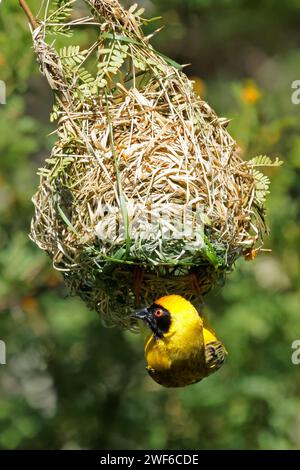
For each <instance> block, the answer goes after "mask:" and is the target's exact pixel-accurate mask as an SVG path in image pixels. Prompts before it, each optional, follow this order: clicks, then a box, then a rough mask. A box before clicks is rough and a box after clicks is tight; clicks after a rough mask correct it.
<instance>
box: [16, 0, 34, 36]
mask: <svg viewBox="0 0 300 470" xmlns="http://www.w3.org/2000/svg"><path fill="white" fill-rule="evenodd" d="M19 4H20V7H21V8H23V10H24V12H25V14H26V16H27V18H28V21H29V23H30V25H31V26H32V28H33V29H36V28H37V27H38V23H37V20H36V18H35V17H34V16H33V14H32V12H31V10H30V8H29V6H28V5H27V3H26V0H19Z"/></svg>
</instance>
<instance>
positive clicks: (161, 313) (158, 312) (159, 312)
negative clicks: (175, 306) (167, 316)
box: [154, 310, 164, 318]
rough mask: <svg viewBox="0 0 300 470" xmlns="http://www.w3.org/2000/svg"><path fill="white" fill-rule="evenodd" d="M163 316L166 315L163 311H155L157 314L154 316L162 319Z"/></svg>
mask: <svg viewBox="0 0 300 470" xmlns="http://www.w3.org/2000/svg"><path fill="white" fill-rule="evenodd" d="M163 314H164V312H163V311H162V310H155V314H154V315H155V316H156V317H158V318H159V317H162V316H163Z"/></svg>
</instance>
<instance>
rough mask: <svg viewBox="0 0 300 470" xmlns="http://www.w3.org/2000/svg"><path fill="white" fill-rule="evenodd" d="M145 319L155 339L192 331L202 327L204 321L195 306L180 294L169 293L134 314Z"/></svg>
mask: <svg viewBox="0 0 300 470" xmlns="http://www.w3.org/2000/svg"><path fill="white" fill-rule="evenodd" d="M133 317H135V318H139V319H141V320H143V321H144V322H145V323H146V324H147V325H148V327H149V328H150V329H151V331H152V333H153V336H154V338H155V339H159V338H163V337H167V336H170V335H172V333H175V332H177V333H179V332H181V333H184V331H185V330H187V331H191V330H192V329H193V327H197V328H196V329H197V330H198V329H199V327H202V325H203V322H202V319H201V317H200V316H199V314H198V312H197V310H196V309H195V307H194V306H193V305H192V304H191V303H190V302H189V301H188V300H186V299H184V298H183V297H181V296H180V295H168V296H165V297H161V298H159V299H157V300H156V301H155V302H153V304H152V305H151V306H150V307H148V308H144V309H143V310H140V311H139V312H136V313H134V314H133Z"/></svg>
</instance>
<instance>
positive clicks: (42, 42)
mask: <svg viewBox="0 0 300 470" xmlns="http://www.w3.org/2000/svg"><path fill="white" fill-rule="evenodd" d="M50 3H52V7H53V8H52V10H50V9H49V10H46V11H43V12H42V14H41V18H43V20H42V21H39V20H38V19H37V20H35V21H36V23H34V24H33V28H32V33H33V40H34V47H35V51H36V53H37V56H38V60H39V64H40V67H41V71H42V73H43V74H44V75H45V76H46V77H47V79H48V82H49V84H50V86H51V88H52V89H53V90H54V93H55V104H54V109H53V114H52V118H53V119H55V120H57V142H56V144H55V146H54V148H53V150H52V154H51V157H50V158H49V159H47V160H46V163H45V166H44V168H42V169H41V170H40V175H41V180H40V186H39V189H38V191H37V193H36V195H35V196H34V199H33V202H34V205H35V215H34V218H33V220H32V227H31V238H32V240H34V242H35V243H36V244H37V245H38V246H39V247H40V248H41V249H43V250H45V251H46V252H47V253H48V254H49V255H50V256H51V258H52V259H53V266H54V268H55V269H57V270H59V271H61V272H62V273H63V275H64V278H65V280H66V283H67V284H68V286H69V287H70V288H71V291H72V293H74V294H77V295H79V296H80V297H81V298H82V299H83V300H84V301H85V302H86V304H87V305H88V306H89V307H91V308H93V309H95V310H96V311H97V312H99V314H101V317H102V319H104V320H105V321H106V322H108V323H111V324H122V325H124V326H128V325H127V320H126V315H127V314H128V313H130V312H131V311H132V309H134V308H136V307H137V306H138V305H141V304H147V303H149V302H150V303H151V302H152V301H153V299H155V298H157V297H158V296H160V295H163V294H166V293H177V294H181V295H184V296H185V297H186V298H190V299H194V300H197V299H199V298H200V297H201V296H202V295H204V294H206V293H207V292H208V291H209V290H210V289H211V287H212V286H214V285H215V284H216V283H220V282H222V280H223V278H224V275H225V274H226V273H227V272H229V271H230V270H231V269H232V266H233V263H234V262H235V261H236V259H237V258H238V257H239V256H243V255H249V253H251V252H253V250H257V249H259V248H260V247H261V244H262V240H261V235H262V232H263V230H265V224H264V208H263V203H264V197H265V194H266V192H267V189H268V183H269V182H268V180H267V178H266V177H264V176H263V175H262V174H261V173H258V171H257V170H254V167H255V165H256V164H257V162H258V161H257V160H252V161H250V162H246V161H244V160H242V158H241V157H240V156H239V154H238V152H237V146H236V142H235V141H234V140H233V139H232V137H231V136H230V135H229V133H228V131H227V130H226V126H227V123H228V121H227V120H226V119H223V118H218V116H216V114H215V112H214V111H213V110H212V109H211V108H210V106H209V105H208V104H207V103H206V102H205V101H203V100H201V99H200V98H199V97H198V96H196V95H195V93H194V91H193V86H192V83H191V81H190V80H189V79H188V78H187V77H186V75H185V74H184V73H183V72H182V67H180V66H179V65H178V64H176V63H175V62H173V61H172V60H170V59H168V58H167V57H165V56H164V55H162V54H161V53H159V52H157V51H156V50H154V48H153V47H152V46H151V45H150V42H149V37H145V36H144V35H143V32H142V30H141V25H142V23H143V22H145V21H146V20H144V19H143V18H142V15H143V10H138V11H137V9H136V5H135V6H133V7H131V8H130V9H129V10H128V11H126V10H124V9H123V8H122V7H121V5H120V4H119V2H118V1H117V0H89V1H88V0H87V1H85V2H84V3H85V4H86V5H87V6H88V7H89V8H90V15H89V16H86V15H85V13H83V17H82V18H78V15H77V16H76V18H74V17H73V16H72V6H73V3H74V2H73V1H71V2H70V1H61V0H56V1H52V2H50ZM69 15H71V16H69ZM67 16H68V18H67ZM79 26H84V27H85V28H86V27H90V28H91V30H92V32H93V34H94V33H95V28H97V38H96V40H95V42H94V43H93V44H91V45H90V47H89V48H88V49H85V50H82V49H80V48H79V47H78V46H76V45H72V46H69V47H64V48H63V49H61V50H60V51H57V50H56V49H55V42H54V43H53V36H50V35H51V34H53V33H55V34H64V35H71V33H72V32H73V30H76V28H78V27H79ZM49 38H50V39H49ZM50 43H51V45H49V44H50ZM258 163H260V165H261V164H266V165H269V164H271V162H270V160H269V159H267V158H262V159H260V161H259V162H258Z"/></svg>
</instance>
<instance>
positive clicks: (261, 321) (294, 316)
mask: <svg viewBox="0 0 300 470" xmlns="http://www.w3.org/2000/svg"><path fill="white" fill-rule="evenodd" d="M29 3H30V4H31V5H34V4H35V5H36V3H35V2H34V1H31V2H29ZM126 3H127V4H130V3H131V2H126ZM141 3H142V4H145V6H147V7H148V12H149V15H152V16H154V15H155V16H157V15H160V14H163V17H164V19H163V23H165V24H166V25H167V27H166V28H165V29H164V31H163V32H162V33H161V34H160V35H158V36H157V37H155V39H154V42H155V46H156V47H157V48H159V49H160V50H161V51H162V52H165V53H167V54H168V55H170V56H171V57H173V58H174V59H175V60H177V61H179V62H181V63H192V66H190V67H187V68H186V71H187V73H188V74H189V75H190V76H195V77H197V79H196V85H195V86H196V87H197V89H199V90H200V91H201V94H202V95H203V96H204V98H205V99H207V100H208V102H209V103H210V104H211V105H212V106H213V107H214V108H215V109H216V111H217V112H218V114H220V115H226V116H228V117H230V118H232V121H231V124H230V130H231V132H232V134H233V135H234V136H235V138H236V139H237V140H238V142H239V145H240V148H241V151H243V153H244V154H245V157H247V158H248V157H249V158H251V157H253V156H255V155H257V154H268V155H270V156H274V157H275V156H278V157H279V158H280V159H281V160H283V161H284V162H285V164H284V166H283V167H282V168H280V169H270V176H271V177H272V193H271V196H270V197H269V201H268V223H269V225H270V227H271V235H270V237H269V238H267V239H266V245H265V247H266V248H270V249H272V252H271V253H268V252H266V253H265V254H261V255H259V256H258V258H257V259H256V260H255V261H251V262H246V261H243V260H242V261H240V262H239V263H238V265H237V267H236V270H235V272H234V273H233V274H232V275H231V276H230V277H228V280H227V283H226V285H225V287H224V288H223V289H222V290H221V289H220V290H219V291H214V292H213V293H211V294H210V295H209V297H208V298H207V308H206V311H207V315H208V317H209V318H210V320H211V322H212V324H213V325H214V327H215V328H216V330H217V331H218V333H219V336H220V337H221V338H222V339H223V340H224V343H225V345H226V346H227V348H228V351H229V356H228V360H227V363H226V365H225V366H224V367H223V368H222V369H221V370H220V372H218V373H217V374H215V375H214V376H212V377H210V378H209V379H207V380H204V381H203V382H201V383H199V384H197V385H194V386H191V387H188V388H186V389H182V390H165V389H162V388H160V387H159V386H157V385H156V384H154V383H153V382H151V379H150V378H148V377H147V375H146V372H145V371H144V363H143V354H142V342H141V340H140V338H139V337H137V336H135V335H132V334H131V333H128V332H122V331H119V330H117V329H105V328H104V327H103V326H102V325H101V322H100V321H99V319H98V318H97V316H96V315H95V314H94V313H93V312H89V311H86V309H85V307H84V305H83V303H82V302H80V301H79V300H78V299H75V298H69V297H67V292H66V290H65V288H64V286H63V284H62V282H61V278H60V276H59V275H58V274H57V273H56V272H54V270H53V269H52V267H51V265H50V261H49V260H48V259H47V256H46V255H45V254H44V253H42V252H40V251H39V250H38V248H37V247H35V246H33V244H32V243H31V242H30V240H29V239H28V237H27V233H28V231H29V224H30V218H31V216H32V213H33V207H32V204H31V202H30V198H31V195H32V194H33V193H34V192H35V190H36V187H37V184H38V178H37V176H36V174H35V172H36V168H37V167H38V165H39V164H40V163H41V161H42V160H43V158H45V157H46V156H47V155H48V154H49V151H50V148H51V144H52V142H53V138H51V137H47V134H48V133H49V132H50V131H52V130H53V128H51V126H50V123H49V113H50V109H51V103H52V97H51V94H50V92H49V90H48V88H47V85H46V83H45V80H44V79H43V78H41V77H40V75H39V71H38V67H37V65H36V63H35V59H34V55H33V50H32V44H31V38H30V34H29V32H28V27H27V23H26V20H25V18H24V16H23V14H22V12H21V11H20V10H19V7H18V2H2V3H1V5H0V13H1V16H0V79H1V80H4V81H5V83H6V85H7V103H6V105H0V151H1V161H0V168H1V176H0V227H1V231H0V315H1V318H0V339H2V340H4V341H5V342H6V344H7V364H6V365H1V366H0V448H2V449H6V448H8V449H14V448H26V449H44V448H46V449H52V448H66V449H69V448H92V449H97V448H100V449H105V448H113V449H116V448H124V449H125V448H126V449H136V448H145V449H151V448H161V449H172V448H184V449H192V448H200V449H208V448H210V449H214V448H226V449H227V448H238V449H262V448H266V449H279V448H282V449H290V448H292V449H294V448H299V446H300V400H299V395H300V375H299V371H300V369H299V367H300V365H299V366H296V365H293V364H292V362H291V352H292V350H291V343H292V341H293V340H295V339H299V338H300V309H299V305H300V297H299V248H300V229H299V212H300V209H299V197H300V189H299V188H300V186H299V177H300V134H299V122H300V121H299V119H300V107H299V106H295V105H293V104H292V103H291V98H290V97H291V82H292V81H293V80H296V79H299V74H300V69H299V57H300V50H299V42H300V32H299V27H298V25H299V17H300V1H299V0H293V1H290V2H288V3H285V2H279V1H275V2H274V1H271V0H264V1H263V2H259V1H258V0H254V1H251V2H250V1H247V0H238V1H236V0H235V1H233V0H218V1H216V0H186V1H185V2H182V1H181V0H159V1H158V0H153V2H150V1H149V0H148V1H146V0H145V1H144V2H141ZM86 40H87V37H85V33H82V42H83V43H84V41H86Z"/></svg>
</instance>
